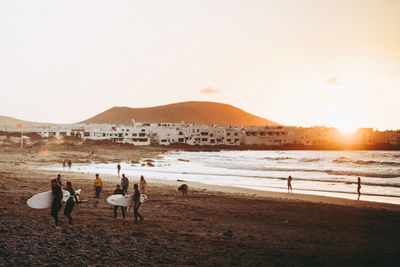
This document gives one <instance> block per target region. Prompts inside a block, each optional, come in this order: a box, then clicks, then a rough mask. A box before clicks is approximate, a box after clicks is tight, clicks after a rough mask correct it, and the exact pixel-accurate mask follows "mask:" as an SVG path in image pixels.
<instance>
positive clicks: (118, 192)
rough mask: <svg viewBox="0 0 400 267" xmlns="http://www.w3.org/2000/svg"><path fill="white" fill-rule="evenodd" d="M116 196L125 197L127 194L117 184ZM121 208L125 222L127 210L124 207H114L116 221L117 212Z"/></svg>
mask: <svg viewBox="0 0 400 267" xmlns="http://www.w3.org/2000/svg"><path fill="white" fill-rule="evenodd" d="M114 195H123V196H125V192H124V190H122V189H121V186H120V185H119V184H117V186H116V189H115V190H114ZM119 207H120V208H121V211H122V218H124V220H125V208H124V207H122V206H114V219H116V218H117V210H118V208H119Z"/></svg>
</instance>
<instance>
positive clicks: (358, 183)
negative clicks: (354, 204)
mask: <svg viewBox="0 0 400 267" xmlns="http://www.w3.org/2000/svg"><path fill="white" fill-rule="evenodd" d="M357 193H358V198H357V200H360V196H361V178H360V177H358V181H357Z"/></svg>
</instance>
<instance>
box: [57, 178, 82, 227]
mask: <svg viewBox="0 0 400 267" xmlns="http://www.w3.org/2000/svg"><path fill="white" fill-rule="evenodd" d="M50 183H51V191H52V193H53V196H54V198H53V202H52V205H51V213H50V214H51V217H53V218H54V222H55V224H56V226H57V227H58V221H59V219H58V213H59V212H60V210H61V208H62V201H63V192H62V189H61V188H62V187H64V190H67V191H68V192H69V198H68V200H67V203H66V204H65V208H64V215H65V216H66V217H67V218H68V222H69V224H72V217H71V212H72V210H73V209H74V206H75V205H79V201H78V197H77V195H76V193H75V190H74V189H73V188H72V184H71V182H66V184H65V186H63V183H62V181H61V175H60V174H59V175H58V176H57V178H56V179H53V180H51V181H50Z"/></svg>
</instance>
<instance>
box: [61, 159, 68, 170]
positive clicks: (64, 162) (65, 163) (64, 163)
mask: <svg viewBox="0 0 400 267" xmlns="http://www.w3.org/2000/svg"><path fill="white" fill-rule="evenodd" d="M62 164H63V170H64V169H65V166H66V165H67V162H66V161H65V159H64V160H63V162H62Z"/></svg>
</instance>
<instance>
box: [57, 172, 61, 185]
mask: <svg viewBox="0 0 400 267" xmlns="http://www.w3.org/2000/svg"><path fill="white" fill-rule="evenodd" d="M57 183H58V185H59V186H62V181H61V174H58V175H57Z"/></svg>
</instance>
